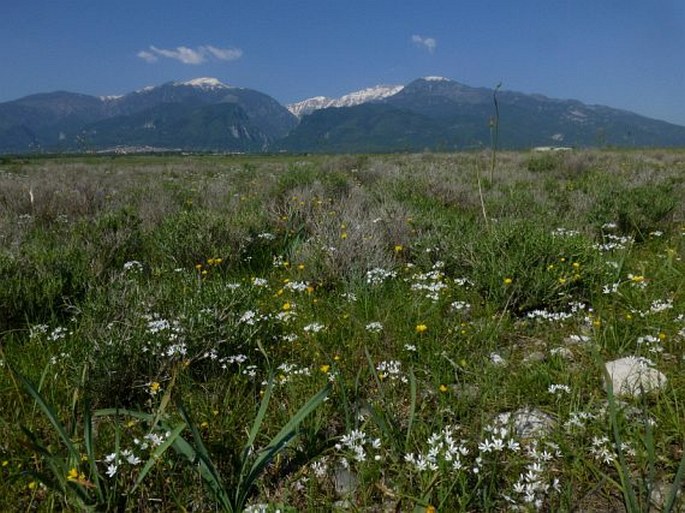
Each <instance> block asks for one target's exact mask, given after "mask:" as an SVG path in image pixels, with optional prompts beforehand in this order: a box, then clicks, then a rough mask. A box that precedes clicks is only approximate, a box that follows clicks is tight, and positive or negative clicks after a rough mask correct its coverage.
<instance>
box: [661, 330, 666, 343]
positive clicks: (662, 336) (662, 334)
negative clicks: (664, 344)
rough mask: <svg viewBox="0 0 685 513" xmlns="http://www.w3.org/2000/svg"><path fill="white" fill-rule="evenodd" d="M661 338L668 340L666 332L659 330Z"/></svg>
mask: <svg viewBox="0 0 685 513" xmlns="http://www.w3.org/2000/svg"><path fill="white" fill-rule="evenodd" d="M659 340H661V341H664V340H666V333H664V332H663V331H661V332H659Z"/></svg>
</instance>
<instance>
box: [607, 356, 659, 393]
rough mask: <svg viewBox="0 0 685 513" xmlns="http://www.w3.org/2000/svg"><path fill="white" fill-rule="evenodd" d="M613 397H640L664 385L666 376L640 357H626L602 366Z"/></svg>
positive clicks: (650, 362)
mask: <svg viewBox="0 0 685 513" xmlns="http://www.w3.org/2000/svg"><path fill="white" fill-rule="evenodd" d="M604 366H605V367H606V370H607V373H608V374H609V377H610V378H611V385H612V388H613V391H614V394H615V395H632V396H634V397H637V396H640V395H641V394H642V393H643V392H651V391H652V390H656V389H658V388H661V387H662V386H664V385H665V384H666V376H664V374H663V373H661V372H659V371H658V370H657V369H655V368H654V363H653V362H652V361H651V360H649V359H647V358H643V357H641V356H626V357H625V358H619V359H618V360H613V361H611V362H607V363H605V364H604Z"/></svg>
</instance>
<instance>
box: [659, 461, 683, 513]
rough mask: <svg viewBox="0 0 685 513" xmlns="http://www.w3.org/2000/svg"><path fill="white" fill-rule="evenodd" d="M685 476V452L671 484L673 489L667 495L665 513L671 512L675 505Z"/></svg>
mask: <svg viewBox="0 0 685 513" xmlns="http://www.w3.org/2000/svg"><path fill="white" fill-rule="evenodd" d="M684 478H685V454H683V457H682V458H680V465H678V471H677V472H676V474H675V478H673V483H672V484H671V489H670V490H669V492H668V496H667V497H666V503H665V504H664V510H663V513H671V511H672V510H673V506H675V500H676V499H677V498H678V493H679V492H680V491H681V486H682V484H683V479H684Z"/></svg>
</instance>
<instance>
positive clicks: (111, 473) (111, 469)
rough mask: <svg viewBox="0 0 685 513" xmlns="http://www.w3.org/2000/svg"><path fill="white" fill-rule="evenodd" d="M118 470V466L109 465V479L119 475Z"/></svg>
mask: <svg viewBox="0 0 685 513" xmlns="http://www.w3.org/2000/svg"><path fill="white" fill-rule="evenodd" d="M118 468H119V467H118V466H117V465H115V464H114V463H111V464H109V465H107V475H108V476H109V477H114V476H115V475H116V473H117V470H118Z"/></svg>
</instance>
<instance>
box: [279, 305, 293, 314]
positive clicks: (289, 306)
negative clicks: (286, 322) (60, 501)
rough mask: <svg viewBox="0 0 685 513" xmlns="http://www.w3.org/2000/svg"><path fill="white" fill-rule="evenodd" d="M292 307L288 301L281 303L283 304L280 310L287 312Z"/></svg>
mask: <svg viewBox="0 0 685 513" xmlns="http://www.w3.org/2000/svg"><path fill="white" fill-rule="evenodd" d="M291 308H292V305H291V304H290V303H283V306H282V307H281V310H283V311H285V312H287V311H288V310H290V309H291Z"/></svg>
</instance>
